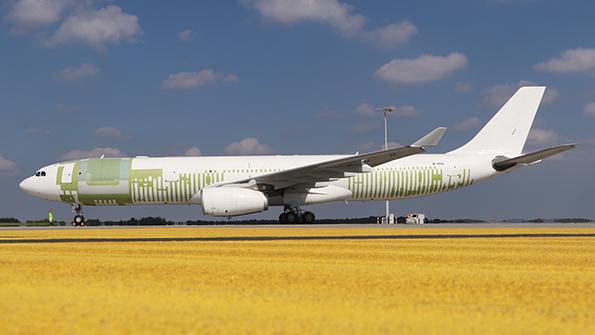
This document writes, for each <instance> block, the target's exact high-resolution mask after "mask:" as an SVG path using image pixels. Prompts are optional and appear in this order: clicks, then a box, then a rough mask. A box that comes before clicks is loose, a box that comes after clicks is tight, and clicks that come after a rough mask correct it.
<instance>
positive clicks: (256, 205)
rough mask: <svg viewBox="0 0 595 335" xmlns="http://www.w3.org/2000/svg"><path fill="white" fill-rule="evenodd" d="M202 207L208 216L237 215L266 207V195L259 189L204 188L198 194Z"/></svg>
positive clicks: (255, 211) (254, 211)
mask: <svg viewBox="0 0 595 335" xmlns="http://www.w3.org/2000/svg"><path fill="white" fill-rule="evenodd" d="M200 198H201V202H202V209H203V213H204V214H205V215H209V216H237V215H244V214H252V213H258V212H262V211H265V210H267V209H268V207H269V201H268V199H267V197H266V196H265V195H264V194H263V193H262V192H259V191H255V190H251V189H247V188H241V187H213V188H206V189H204V190H202V191H201V194H200Z"/></svg>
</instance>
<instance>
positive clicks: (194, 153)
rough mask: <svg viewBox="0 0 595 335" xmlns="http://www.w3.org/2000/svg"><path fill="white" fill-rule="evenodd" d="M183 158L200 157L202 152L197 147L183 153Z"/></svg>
mask: <svg viewBox="0 0 595 335" xmlns="http://www.w3.org/2000/svg"><path fill="white" fill-rule="evenodd" d="M184 156H202V152H201V151H200V149H199V148H198V147H192V148H188V149H187V150H186V151H184Z"/></svg>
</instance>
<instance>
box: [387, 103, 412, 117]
mask: <svg viewBox="0 0 595 335" xmlns="http://www.w3.org/2000/svg"><path fill="white" fill-rule="evenodd" d="M388 115H394V116H403V117H412V116H417V115H419V111H418V110H417V109H416V108H415V107H413V106H409V105H405V106H397V110H396V111H394V112H392V113H390V114H388Z"/></svg>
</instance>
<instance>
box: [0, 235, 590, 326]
mask: <svg viewBox="0 0 595 335" xmlns="http://www.w3.org/2000/svg"><path fill="white" fill-rule="evenodd" d="M0 276H1V278H2V281H1V283H0V296H2V299H0V314H1V315H3V317H2V318H0V329H2V332H3V334H22V333H75V334H96V333H102V334H105V333H234V334H236V333H253V334H262V333H266V334H268V333H300V334H303V333H325V334H326V333H328V334H345V333H403V332H407V333H420V334H427V333H453V334H460V333H482V334H502V333H555V334H563V333H568V334H581V333H584V334H590V333H594V332H595V325H594V324H593V322H592V311H593V310H595V301H594V300H593V299H592V297H593V296H595V285H594V284H593V283H595V225H592V224H580V225H567V224H563V225H562V224H553V225H551V224H539V225H534V224H498V225H491V224H481V225H475V224H457V225H423V226H409V225H390V226H383V225H308V226H277V225H271V226H164V227H134V228H130V227H85V228H75V227H58V228H29V229H14V228H5V229H1V230H0Z"/></svg>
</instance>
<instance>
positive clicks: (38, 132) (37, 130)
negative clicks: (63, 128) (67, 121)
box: [25, 127, 50, 135]
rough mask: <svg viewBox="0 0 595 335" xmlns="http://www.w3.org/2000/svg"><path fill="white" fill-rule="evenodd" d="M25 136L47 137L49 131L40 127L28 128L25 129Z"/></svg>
mask: <svg viewBox="0 0 595 335" xmlns="http://www.w3.org/2000/svg"><path fill="white" fill-rule="evenodd" d="M25 134H27V135H49V134H50V130H49V129H46V128H40V127H29V128H27V129H25Z"/></svg>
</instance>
